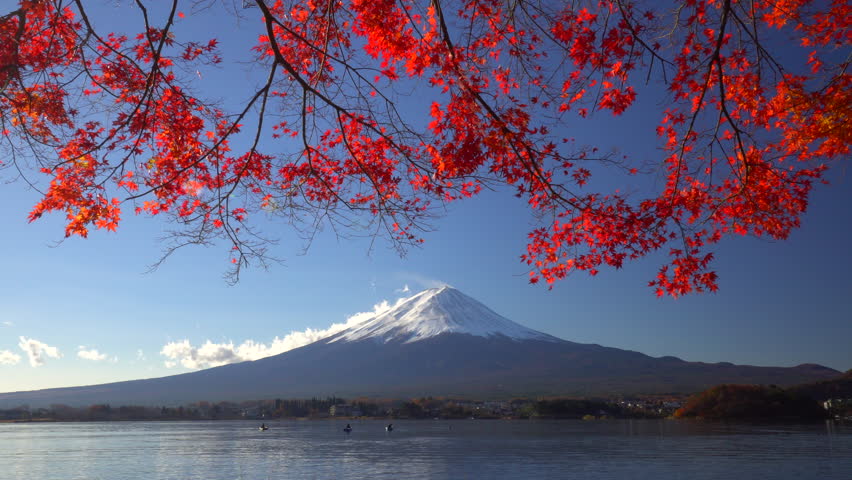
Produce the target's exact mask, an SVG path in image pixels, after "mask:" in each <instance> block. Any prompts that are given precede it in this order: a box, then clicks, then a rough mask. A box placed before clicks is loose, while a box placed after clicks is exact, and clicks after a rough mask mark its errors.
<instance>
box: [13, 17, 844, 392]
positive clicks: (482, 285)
mask: <svg viewBox="0 0 852 480" xmlns="http://www.w3.org/2000/svg"><path fill="white" fill-rule="evenodd" d="M110 5H112V4H110ZM114 8H118V7H108V8H101V10H98V12H97V13H98V14H99V15H110V14H111V13H112V14H114V13H115V11H114V10H111V9H114ZM128 16H129V15H128ZM199 19H200V16H199ZM189 20H196V19H195V18H190V19H189ZM189 20H187V22H189ZM208 21H210V20H209V19H208ZM216 21H217V22H220V24H217V28H215V29H213V28H210V27H209V25H206V24H205V28H208V31H211V30H215V31H217V32H218V33H219V34H218V35H217V36H218V37H219V38H220V39H221V41H222V42H223V44H224V43H225V42H227V41H229V39H230V38H231V37H233V36H235V35H236V33H235V27H234V25H233V23H232V21H231V20H230V19H228V18H227V17H225V19H224V20H223V19H222V17H220V19H219V20H216ZM196 22H197V23H195V24H194V25H195V26H194V27H192V28H196V29H198V28H201V27H200V26H199V25H200V23H198V21H196ZM190 24H192V22H190ZM236 28H241V29H243V31H245V30H246V29H251V28H253V27H251V28H249V27H247V26H246V24H242V25H241V26H239V27H236ZM241 75H244V72H242V71H237V72H235V73H234V72H231V73H226V74H225V78H223V79H222V83H221V84H217V85H216V86H217V87H218V88H220V89H224V88H226V87H224V86H223V85H226V84H228V82H230V83H231V84H233V83H236V82H239V81H241ZM414 107H416V106H414ZM414 107H413V108H414ZM424 107H425V105H424ZM642 113H643V112H642V111H641V110H638V109H637V110H636V111H635V112H630V111H629V112H628V114H626V115H625V116H624V117H623V118H619V119H617V120H612V118H611V117H610V116H609V115H606V116H604V115H602V116H600V117H599V118H598V119H596V120H595V121H592V122H577V124H576V125H572V126H571V128H573V129H575V131H574V132H572V135H573V136H575V137H577V138H578V139H580V140H582V141H583V142H584V143H589V144H596V145H599V146H602V147H605V148H608V147H613V146H618V147H620V148H622V149H623V151H624V153H628V154H630V155H632V156H634V157H639V158H642V157H644V158H648V159H653V158H655V157H656V156H658V155H659V153H658V152H657V151H656V150H655V147H656V139H655V137H654V134H653V128H654V126H655V125H654V124H653V123H648V122H647V120H645V121H644V123H643V118H645V117H643V116H642ZM848 168H849V163H848V161H846V162H845V163H843V164H840V165H838V166H837V168H836V169H835V171H833V172H832V174H831V175H830V177H831V180H832V183H833V185H832V186H829V187H821V188H817V190H816V191H815V192H814V195H813V197H812V201H811V207H810V210H809V212H808V213H807V214H806V215H805V217H804V218H803V221H802V228H801V229H800V230H797V231H795V232H794V233H793V235H792V236H791V238H790V239H789V240H788V241H786V242H773V241H770V240H766V239H753V238H737V239H730V240H726V241H724V242H723V243H722V244H720V245H719V246H718V248H716V249H715V251H716V254H717V259H718V260H717V261H716V264H715V267H716V271H717V272H718V273H719V275H720V282H719V283H720V291H719V292H718V293H716V294H705V295H697V296H688V297H685V298H681V299H677V300H675V299H671V298H656V297H655V296H654V294H653V291H652V290H651V289H649V288H648V287H646V284H647V282H648V281H649V280H651V279H652V278H653V277H654V275H655V273H656V270H657V268H658V267H659V264H660V262H661V261H662V260H663V257H662V256H659V255H657V256H651V257H650V258H648V259H645V260H642V261H639V262H634V263H632V264H628V265H626V266H625V268H624V269H622V270H620V271H614V270H603V271H602V272H601V273H600V274H599V275H598V276H597V277H594V278H592V277H588V276H587V275H584V274H579V275H575V276H573V277H571V278H569V279H567V280H566V281H563V282H561V283H558V284H557V285H556V287H555V288H554V289H553V290H547V288H546V287H543V286H534V285H530V284H529V283H528V281H527V276H526V269H525V267H524V265H523V264H521V263H520V261H519V258H518V257H519V255H520V254H522V253H523V252H524V247H525V240H526V233H527V232H528V231H529V230H530V229H531V227H532V226H533V219H532V218H531V217H530V215H529V213H528V211H527V209H526V207H525V205H524V203H523V201H521V200H518V199H516V198H514V197H513V196H512V195H511V194H510V193H509V192H487V193H484V194H482V195H481V196H479V197H477V198H474V199H472V200H469V201H465V202H459V203H457V204H452V205H450V207H449V210H448V214H447V216H446V217H444V218H442V219H439V220H438V221H436V222H435V226H436V228H437V231H435V232H432V233H429V234H426V236H425V239H426V243H425V246H424V247H423V248H422V249H415V250H412V251H410V252H409V253H408V255H407V256H405V257H404V258H400V257H399V256H398V255H397V254H396V253H395V252H394V251H393V250H391V249H389V248H388V245H387V243H386V242H383V241H379V242H377V243H376V245H375V246H374V248H373V249H372V250H371V249H370V241H369V239H354V240H352V239H350V240H343V239H338V238H336V237H335V236H333V235H331V234H329V233H328V232H326V233H324V234H322V235H320V236H319V237H317V238H316V240H315V241H314V242H313V244H312V245H311V247H310V250H309V251H308V253H307V254H306V255H300V254H299V253H300V251H301V247H302V244H301V243H298V242H294V241H293V240H292V235H289V234H288V231H287V230H286V229H287V226H286V225H276V226H273V227H272V230H271V231H272V233H273V234H276V235H279V236H281V238H282V239H283V241H282V242H281V245H280V246H279V247H277V248H276V250H275V252H274V253H275V254H276V255H277V256H279V257H283V258H284V259H285V263H284V264H283V265H275V266H273V267H272V268H271V269H270V270H269V271H263V270H259V269H251V270H248V271H246V272H244V274H243V276H242V280H241V282H240V283H239V284H237V285H235V286H229V285H227V284H226V282H225V281H224V280H223V278H222V273H223V272H224V271H225V269H226V268H227V265H228V263H227V261H228V252H227V246H226V245H219V246H217V247H213V248H194V249H190V250H184V251H181V252H179V253H177V254H176V255H175V256H173V257H172V258H171V259H170V260H169V261H168V262H167V263H166V264H165V265H163V266H162V267H161V268H160V269H159V270H157V271H155V272H153V273H145V272H146V270H147V267H148V265H150V264H151V263H153V262H154V261H156V260H157V259H158V258H159V255H160V250H161V247H162V245H161V244H159V243H158V242H157V239H158V238H159V237H161V236H162V235H163V234H164V232H165V231H166V229H167V228H168V225H165V224H163V223H162V222H161V221H160V220H159V219H156V218H153V219H152V218H148V217H133V216H132V215H131V214H129V213H128V214H127V215H126V219H125V221H124V223H123V225H122V226H121V227H120V228H119V231H118V232H117V233H109V234H108V233H104V232H93V234H92V235H91V236H90V238H89V239H86V240H83V239H78V238H73V239H69V240H66V241H64V242H61V244H59V245H56V243H57V241H58V240H60V239H61V238H62V231H63V230H62V221H61V220H62V219H61V218H59V217H57V216H51V217H49V218H44V219H42V220H39V221H38V222H36V223H33V224H28V223H27V221H26V215H27V212H28V211H29V210H30V209H31V207H32V205H33V204H34V203H35V202H36V201H37V199H38V196H37V194H36V193H35V192H33V191H30V190H28V189H27V188H26V187H25V185H24V184H23V183H21V182H17V183H11V184H5V183H4V184H2V185H0V204H2V205H3V207H2V209H0V222H2V224H3V225H4V228H3V231H4V234H3V235H0V251H3V252H5V255H6V258H5V261H4V267H5V268H4V269H3V272H4V274H3V275H2V276H0V392H4V391H14V390H29V389H38V388H47V387H58V386H71V385H83V384H94V383H102V382H108V381H118V380H128V379H133V378H147V377H154V376H162V375H169V374H175V373H180V372H184V371H188V369H187V367H186V366H185V364H186V362H185V363H184V364H181V362H180V359H185V357H179V356H178V355H179V352H178V350H180V349H181V348H182V347H181V345H186V344H185V343H183V342H184V341H187V342H188V344H189V345H191V346H192V347H195V348H198V347H201V346H202V345H203V344H204V343H205V342H206V341H208V340H209V341H210V342H212V343H215V344H225V345H228V344H230V343H232V344H233V345H234V348H235V349H236V348H238V347H239V346H240V345H243V344H244V343H245V342H247V341H251V342H255V344H254V347H256V350H262V346H258V344H262V345H265V346H267V347H268V346H270V345H271V344H272V343H273V341H274V339H275V338H276V337H278V338H279V340H281V341H282V342H283V340H284V339H285V337H286V336H287V335H288V334H290V333H291V332H303V331H305V330H306V329H309V328H311V329H325V328H328V327H329V326H330V325H332V324H334V323H342V322H345V321H346V320H347V318H349V317H351V316H353V315H354V314H356V313H358V312H367V311H370V310H372V309H373V307H374V305H377V304H380V303H381V302H383V301H387V302H390V303H393V302H394V301H395V300H396V299H398V298H400V297H403V296H406V295H410V294H413V293H416V292H417V291H419V290H422V289H424V288H428V287H432V286H435V285H438V284H443V283H447V284H450V285H452V286H454V287H456V288H458V289H460V290H461V291H463V292H465V293H466V294H468V295H470V296H472V297H474V298H476V299H478V300H480V301H481V302H483V303H484V304H486V305H488V306H489V307H491V308H492V309H493V310H495V311H496V312H498V313H500V314H502V315H503V316H505V317H507V318H509V319H512V320H514V321H516V322H519V323H522V324H524V325H526V326H528V327H530V328H534V329H537V330H540V331H543V332H546V333H549V334H552V335H555V336H558V337H561V338H564V339H567V340H572V341H577V342H584V343H599V344H602V345H607V346H613V347H618V348H625V349H631V350H637V351H641V352H644V353H647V354H649V355H653V356H662V355H675V356H678V357H681V358H683V359H685V360H692V361H706V362H717V361H730V362H734V363H746V364H755V365H783V366H792V365H797V364H800V363H810V362H812V363H820V364H823V365H827V366H830V367H833V368H836V369H838V370H847V369H850V368H852V349H850V348H849V339H850V338H852V276H850V272H852V254H850V245H852V209H849V208H848V205H852V178H850V175H849V172H848V171H847V170H848ZM2 175H3V176H2V180H4V181H5V180H9V179H10V178H11V177H10V175H11V173H10V172H8V171H4V172H2ZM406 287H407V290H408V292H405V291H404V290H405V289H406ZM292 338H293V337H291V339H292ZM170 344H171V347H170V348H171V350H169V351H172V352H178V353H175V356H174V357H171V358H170V357H167V356H165V355H163V354H161V352H162V351H163V350H164V347H166V346H167V345H170ZM22 347H25V348H22ZM249 347H251V344H249ZM25 349H30V350H31V352H35V354H34V356H33V357H32V358H30V357H29V356H28V355H27V353H26V351H25ZM95 351H96V352H95ZM3 352H7V353H8V354H9V355H7V356H6V357H5V358H6V359H7V361H5V362H4V361H3V359H4V357H3ZM14 356H17V357H18V360H17V362H14V361H13V359H14ZM84 357H88V358H84ZM166 362H173V363H175V364H176V365H174V366H172V367H171V368H169V367H167V366H166ZM202 366H203V365H202Z"/></svg>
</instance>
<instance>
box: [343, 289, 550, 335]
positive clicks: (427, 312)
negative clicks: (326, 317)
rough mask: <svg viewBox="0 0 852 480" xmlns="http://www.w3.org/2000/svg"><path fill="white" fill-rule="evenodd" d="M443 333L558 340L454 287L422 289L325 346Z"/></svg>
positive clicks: (344, 332) (351, 328)
mask: <svg viewBox="0 0 852 480" xmlns="http://www.w3.org/2000/svg"><path fill="white" fill-rule="evenodd" d="M444 333H462V334H468V335H475V336H479V337H490V336H495V335H502V336H505V337H508V338H511V339H514V340H544V341H552V342H559V341H561V340H559V339H558V338H556V337H552V336H550V335H547V334H544V333H541V332H537V331H535V330H532V329H529V328H526V327H524V326H522V325H519V324H517V323H515V322H513V321H511V320H509V319H507V318H504V317H502V316H500V315H499V314H497V313H495V312H494V311H493V310H491V309H490V308H488V307H486V306H485V305H483V304H482V303H480V302H478V301H476V300H474V299H473V298H471V297H468V296H467V295H465V294H463V293H461V292H460V291H458V290H456V289H455V288H452V287H449V286H444V287H441V288H431V289H429V290H424V291H422V292H420V293H418V294H416V295H414V296H412V297H410V298H408V299H407V300H405V301H403V302H402V303H400V304H399V305H397V306H395V307H394V308H392V309H391V310H388V311H386V312H384V313H381V314H379V315H376V316H375V317H373V318H372V319H369V320H367V321H365V322H362V323H360V324H358V325H355V326H354V327H350V328H349V329H347V330H344V331H342V332H340V333H338V334H337V335H334V336H333V337H331V338H330V339H329V340H328V343H333V342H338V341H343V342H352V341H357V340H364V339H368V338H374V339H376V340H379V341H382V342H390V341H402V342H404V343H411V342H417V341H420V340H425V339H427V338H430V337H434V336H436V335H441V334H444Z"/></svg>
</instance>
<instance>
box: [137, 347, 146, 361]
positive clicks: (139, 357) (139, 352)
mask: <svg viewBox="0 0 852 480" xmlns="http://www.w3.org/2000/svg"><path fill="white" fill-rule="evenodd" d="M136 360H138V361H140V362H144V361H145V360H148V357H146V356H145V352H143V351H142V349H141V348H140V349H138V350H136Z"/></svg>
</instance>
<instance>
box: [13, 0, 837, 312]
mask: <svg viewBox="0 0 852 480" xmlns="http://www.w3.org/2000/svg"><path fill="white" fill-rule="evenodd" d="M84 3H85V5H84ZM149 3H150V5H146V4H145V3H144V2H143V1H142V0H136V1H135V2H127V4H125V5H123V7H122V8H126V10H127V12H128V13H127V15H128V16H131V17H133V18H135V19H137V20H138V29H137V31H135V32H133V33H118V32H111V31H110V25H109V22H103V23H102V24H98V22H96V21H95V19H94V17H93V16H92V15H90V13H92V12H88V11H87V10H86V9H87V8H93V7H92V2H89V1H86V2H82V1H81V0H74V1H70V0H22V1H20V2H19V4H18V5H17V6H16V7H15V6H13V7H12V8H15V9H14V10H13V11H10V12H8V13H6V12H0V152H2V153H0V162H2V167H3V168H4V169H5V171H6V172H7V173H10V172H11V173H12V175H13V176H19V177H22V178H23V179H24V180H25V181H28V182H30V183H31V184H32V185H34V187H36V188H39V191H40V192H42V193H43V197H42V198H41V200H40V201H39V202H38V203H37V204H36V205H35V206H34V208H33V209H32V211H31V212H30V219H31V220H35V219H38V218H39V217H41V216H42V215H44V214H46V213H50V212H59V213H60V214H62V215H65V218H66V220H67V222H66V227H65V235H66V236H72V235H79V236H83V237H85V236H86V235H87V234H88V233H89V231H90V230H91V229H92V228H93V227H94V228H98V229H107V230H115V229H116V228H117V227H118V226H119V223H120V220H121V217H122V215H123V214H126V212H127V211H128V210H129V211H131V212H135V213H137V214H148V215H167V216H169V217H170V218H171V219H172V220H174V221H175V222H176V225H177V228H178V229H177V232H176V237H175V241H176V243H175V246H176V247H177V246H181V245H184V244H195V243H206V242H210V241H215V240H217V239H219V240H224V241H225V242H227V245H228V246H229V247H230V248H232V251H233V255H232V257H233V258H232V262H233V268H234V273H238V272H239V269H240V268H241V267H243V266H245V265H247V264H248V263H249V262H250V261H257V260H261V261H262V260H263V259H264V258H265V256H266V254H267V253H266V252H267V250H266V245H267V240H266V239H265V238H264V237H263V236H262V235H263V232H262V231H259V230H258V228H257V223H256V222H255V221H254V220H256V219H257V218H260V217H261V216H262V217H263V218H266V217H280V218H281V219H282V221H287V222H290V223H291V224H293V226H294V227H295V228H299V229H306V230H307V231H310V229H311V228H317V227H319V226H322V225H324V224H333V225H334V226H336V227H343V228H345V229H367V230H366V231H368V232H371V234H374V235H381V236H385V237H387V238H389V239H390V240H391V241H392V242H394V244H395V245H397V246H399V247H400V248H404V247H406V246H409V245H412V244H417V243H419V242H420V241H421V239H420V235H421V234H422V231H423V229H424V226H425V225H426V223H424V222H426V221H427V220H428V218H429V217H430V215H433V214H434V213H435V211H436V208H437V207H440V206H441V205H442V204H444V203H446V202H451V201H455V200H459V199H464V198H466V197H470V196H473V195H477V194H478V193H479V192H480V191H481V190H482V188H484V187H490V186H494V185H503V186H507V185H508V186H509V187H510V188H512V189H514V191H515V193H516V194H517V196H518V197H520V198H522V199H523V201H526V202H528V204H529V208H530V209H531V211H532V212H533V213H534V214H536V218H538V219H539V220H540V226H539V228H536V229H534V230H533V231H531V232H529V239H528V246H527V251H526V252H524V254H523V255H522V256H521V258H522V260H523V261H524V262H525V263H526V264H527V265H528V266H529V268H530V281H531V282H538V281H542V280H543V281H545V282H547V283H549V284H552V283H553V282H555V281H557V280H559V279H562V278H564V277H565V276H567V275H568V274H570V273H571V272H573V271H575V270H581V271H586V272H588V273H590V274H592V275H594V274H595V273H597V271H598V270H599V269H600V268H602V267H604V266H610V267H616V268H619V267H620V266H622V264H623V263H624V262H625V261H628V260H633V259H637V258H640V257H643V256H645V255H647V254H649V253H651V252H654V251H658V250H662V251H663V252H665V253H667V254H668V255H670V257H669V259H668V260H667V261H666V264H665V265H663V266H662V267H661V268H660V270H659V273H658V275H657V276H656V278H655V279H653V280H652V281H651V282H650V285H651V286H652V287H653V288H654V289H655V291H656V292H657V294H658V295H666V294H668V295H673V296H679V295H683V294H687V293H690V292H695V291H698V292H700V291H707V290H710V291H713V290H715V289H716V288H717V281H716V275H715V273H714V272H713V270H712V266H711V261H712V258H713V255H712V252H711V250H710V249H711V248H712V245H713V244H715V243H717V242H719V241H720V240H721V239H722V238H723V237H726V236H730V235H758V236H761V235H767V236H770V237H772V238H777V239H784V238H786V237H787V236H788V235H789V233H790V231H791V229H793V228H795V227H797V226H798V225H799V221H800V216H801V215H802V213H803V212H804V211H805V210H806V208H807V204H808V196H809V193H810V191H811V188H812V186H813V185H814V184H815V183H817V182H819V181H821V179H822V177H823V176H824V174H825V172H826V170H827V168H828V167H830V166H831V165H832V164H833V163H834V164H836V163H837V162H838V161H841V160H844V159H846V158H847V157H848V155H849V151H850V142H852V88H850V87H852V85H850V80H852V74H850V72H849V61H850V45H852V8H850V4H849V3H848V2H847V1H846V0H830V1H808V0H739V1H737V0H686V1H671V2H666V1H641V0H601V1H584V0H580V1H572V2H567V1H540V0H431V1H426V0H423V1H419V0H286V1H284V0H276V1H273V0H256V1H254V2H242V3H250V5H246V6H250V7H252V8H243V7H244V5H242V4H241V3H239V2H236V3H235V4H234V5H232V8H231V9H230V10H229V11H230V12H231V14H232V15H234V16H235V18H236V16H237V15H239V16H241V17H244V20H243V21H244V22H247V23H249V24H250V25H251V26H252V28H248V29H247V31H251V32H259V35H257V34H256V33H252V35H254V36H256V37H257V38H256V39H254V47H253V48H252V49H251V50H250V51H246V52H245V55H246V56H245V57H244V58H241V59H231V58H228V57H227V56H225V55H224V54H223V53H222V52H224V51H225V50H226V49H225V48H224V43H225V42H227V41H228V40H229V39H228V38H218V39H217V38H188V36H187V34H185V33H183V32H182V30H181V26H182V24H183V23H184V22H186V21H188V20H189V19H190V18H188V17H190V16H191V15H195V14H198V12H199V11H200V10H199V8H202V7H204V8H210V9H213V8H223V10H222V12H219V14H220V15H221V14H225V13H226V10H227V9H225V8H224V7H221V3H220V2H179V1H178V0H173V1H172V2H160V1H158V2H149ZM207 4H209V5H207ZM255 27H256V28H255ZM211 35H213V34H211ZM220 43H222V45H221V47H222V48H221V49H220ZM236 60H243V61H244V60H250V61H251V68H250V69H247V72H250V73H251V74H252V75H255V74H256V75H257V76H256V78H255V79H254V83H251V82H249V83H247V85H246V87H245V90H244V91H241V92H237V93H235V94H233V95H232V96H231V97H229V98H228V99H227V101H223V100H215V99H213V97H214V96H213V95H205V92H204V91H203V89H201V88H200V86H201V83H200V81H199V80H200V77H201V73H200V72H201V71H202V70H203V69H205V68H207V69H209V68H215V66H216V65H228V67H227V68H235V67H232V66H230V65H235V64H231V63H228V62H229V61H236ZM222 68H225V67H222ZM204 71H208V70H204ZM653 86H656V88H657V90H661V89H664V93H665V95H666V99H665V100H666V101H665V103H664V104H662V106H661V107H659V108H658V109H657V110H652V109H648V108H643V110H642V112H641V113H642V115H644V116H646V117H647V121H648V125H650V127H649V135H652V136H653V135H654V125H655V126H656V136H657V137H658V142H659V151H658V154H659V155H658V158H656V159H655V160H654V161H653V162H651V164H650V165H649V164H648V162H647V159H633V158H632V157H631V156H630V152H625V153H626V154H627V155H626V156H621V155H619V156H616V155H614V154H613V153H611V152H608V151H607V148H601V149H598V148H594V147H593V146H585V145H583V144H582V138H580V139H574V138H572V137H571V125H572V124H574V125H576V124H577V122H586V121H589V120H588V119H587V117H590V116H592V115H621V114H622V113H623V112H625V111H627V110H628V109H631V108H635V107H634V103H637V102H638V101H639V100H637V98H639V97H641V96H642V95H643V93H644V92H645V91H648V90H650V89H651V87H653ZM208 97H210V98H208ZM412 98H416V99H417V102H413V101H412ZM658 104H659V103H658ZM601 111H603V112H601ZM619 175H621V176H622V177H619ZM643 175H651V176H654V177H655V178H657V179H658V180H657V181H656V182H648V183H654V185H655V189H654V190H652V191H648V189H630V188H625V189H623V190H622V189H619V190H612V191H607V190H606V189H603V190H604V191H597V189H596V188H593V187H594V185H596V183H595V179H596V178H598V176H601V177H602V178H607V179H612V178H623V183H624V185H625V186H629V185H631V182H633V181H637V182H638V179H641V177H642V176H643ZM39 176H43V177H39ZM604 183H607V182H604ZM519 253H520V252H519Z"/></svg>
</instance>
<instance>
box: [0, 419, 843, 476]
mask: <svg viewBox="0 0 852 480" xmlns="http://www.w3.org/2000/svg"><path fill="white" fill-rule="evenodd" d="M350 423H351V424H352V427H353V431H352V432H351V433H349V434H347V433H344V432H343V431H342V429H343V427H344V426H345V424H346V422H341V421H336V420H327V421H280V422H279V421H272V422H269V423H267V425H269V426H270V429H269V430H268V431H265V432H261V431H259V430H258V428H257V427H258V425H259V424H260V422H259V421H257V422H254V421H210V422H204V421H193V422H113V423H27V424H0V479H2V480H6V479H16V480H17V479H33V480H42V479H44V480H52V479H56V480H84V479H85V480H100V479H104V480H121V479H205V480H212V479H222V480H225V479H227V480H232V479H283V478H317V479H325V478H370V479H375V478H379V479H382V478H384V479H457V478H471V479H494V478H505V479H523V478H545V479H550V478H566V479H583V480H586V479H613V478H614V479H621V478H624V479H631V480H633V479H685V480H686V479H688V480H701V479H720V478H725V479H772V480H784V479H822V480H831V479H838V480H841V479H842V480H848V479H852V425H836V424H833V423H828V422H827V423H819V424H811V425H786V424H785V425H748V424H732V423H699V422H685V421H673V420H605V421H604V420H602V421H580V420H576V421H574V420H563V421H543V420H542V421H537V420H531V421H526V420H511V421H509V420H455V421H452V420H448V421H444V420H434V421H431V420H419V421H418V420H413V421H402V420H399V421H394V430H393V431H392V432H386V431H385V428H384V426H385V425H386V424H387V422H385V421H379V420H364V421H352V422H350Z"/></svg>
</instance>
